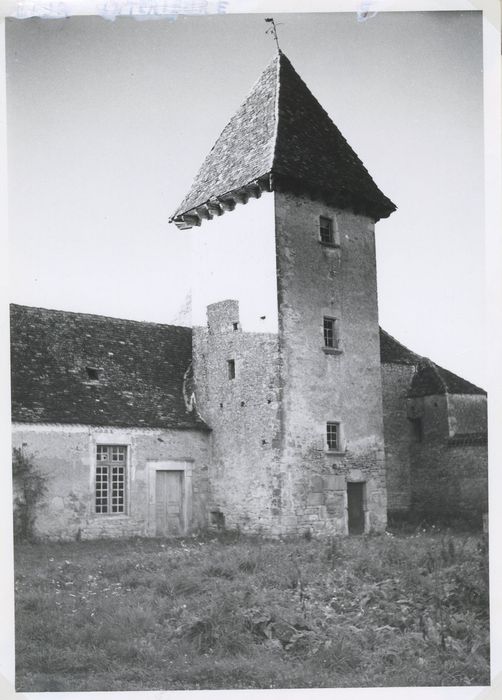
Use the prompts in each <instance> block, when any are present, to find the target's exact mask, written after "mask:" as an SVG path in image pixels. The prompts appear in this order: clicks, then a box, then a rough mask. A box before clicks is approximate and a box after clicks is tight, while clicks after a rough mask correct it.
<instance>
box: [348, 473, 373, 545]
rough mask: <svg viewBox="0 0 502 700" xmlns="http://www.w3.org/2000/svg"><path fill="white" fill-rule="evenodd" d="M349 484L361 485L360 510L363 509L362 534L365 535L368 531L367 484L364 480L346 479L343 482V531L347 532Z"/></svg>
mask: <svg viewBox="0 0 502 700" xmlns="http://www.w3.org/2000/svg"><path fill="white" fill-rule="evenodd" d="M349 484H362V489H361V491H362V504H361V505H362V509H363V528H364V529H363V532H362V534H363V535H365V534H366V533H367V532H368V531H369V530H368V524H369V523H368V482H367V481H366V480H365V479H349V478H348V479H347V480H346V482H345V531H346V534H347V535H350V532H349Z"/></svg>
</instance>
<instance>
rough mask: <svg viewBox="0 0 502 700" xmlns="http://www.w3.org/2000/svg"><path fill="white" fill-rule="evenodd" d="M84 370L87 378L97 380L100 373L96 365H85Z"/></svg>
mask: <svg viewBox="0 0 502 700" xmlns="http://www.w3.org/2000/svg"><path fill="white" fill-rule="evenodd" d="M85 371H86V374H87V379H90V380H91V381H98V379H99V374H100V370H99V369H97V368H96V367H86V368H85Z"/></svg>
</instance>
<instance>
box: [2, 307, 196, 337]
mask: <svg viewBox="0 0 502 700" xmlns="http://www.w3.org/2000/svg"><path fill="white" fill-rule="evenodd" d="M9 307H10V308H11V309H21V310H30V311H49V312H50V313H56V314H67V315H69V316H85V317H86V318H96V319H102V320H106V321H112V322H125V323H135V324H136V323H137V324H140V325H142V326H144V325H146V324H147V325H149V326H160V327H162V328H183V329H186V330H190V331H191V330H192V327H191V326H179V325H178V324H176V323H162V322H160V321H139V320H138V319H135V318H119V317H117V316H107V315H105V314H95V313H91V312H87V311H67V310H66V309H49V308H47V307H46V306H28V305H27V304H16V303H14V302H11V303H10V304H9Z"/></svg>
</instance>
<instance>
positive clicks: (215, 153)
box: [172, 52, 395, 534]
mask: <svg viewBox="0 0 502 700" xmlns="http://www.w3.org/2000/svg"><path fill="white" fill-rule="evenodd" d="M244 204H245V205H246V206H241V205H244ZM394 209H395V206H394V204H393V203H392V202H391V201H390V200H389V199H387V197H385V196H384V195H383V194H382V192H381V191H380V190H379V189H378V187H377V186H376V185H375V183H374V182H373V180H372V178H371V176H370V175H369V173H368V171H367V170H366V168H365V167H364V165H363V164H362V162H361V161H360V160H359V158H358V157H357V155H356V154H355V153H354V151H353V150H352V149H351V147H350V146H349V145H348V143H347V142H346V140H345V139H344V137H343V136H342V134H341V133H340V131H339V130H338V129H337V127H336V126H335V125H334V124H333V122H332V121H331V119H330V118H329V116H328V114H327V113H326V112H325V111H324V110H323V108H322V107H321V105H320V104H319V103H318V102H317V100H316V99H315V98H314V96H313V95H312V94H311V92H310V91H309V89H308V88H307V86H306V85H305V83H304V82H303V81H302V79H301V78H300V77H299V75H298V74H297V73H296V72H295V70H294V68H293V67H292V65H291V63H290V61H289V60H288V59H287V57H286V56H285V55H284V54H283V53H282V52H279V53H278V54H277V55H276V56H275V58H274V59H273V60H272V61H271V63H270V64H269V65H268V66H267V68H266V69H265V71H264V72H263V74H262V75H261V77H260V78H259V80H258V81H257V82H256V84H255V85H254V87H253V88H252V90H251V92H250V93H249V95H248V97H247V98H246V99H245V101H244V103H243V104H242V105H241V107H240V108H239V109H238V111H237V112H236V114H235V115H234V116H233V117H232V119H231V120H230V122H229V123H228V124H227V126H226V127H225V129H224V130H223V132H222V133H221V135H220V137H219V138H218V140H217V141H216V143H215V145H214V147H213V148H212V150H211V152H210V153H209V155H208V157H207V158H206V160H205V161H204V163H203V165H202V167H201V169H200V171H199V173H198V174H197V176H196V178H195V181H194V183H193V185H192V188H191V190H190V192H189V193H188V195H187V196H186V197H185V199H184V201H183V202H182V204H181V205H180V207H179V208H178V210H177V211H176V213H175V214H174V216H173V217H172V221H174V223H175V224H176V225H177V226H178V227H179V228H181V229H186V228H192V229H193V230H192V232H191V236H192V243H193V270H192V274H193V285H192V317H193V324H192V325H193V373H194V387H195V400H196V407H197V410H198V411H199V413H200V415H201V416H202V417H203V418H204V420H205V421H206V422H207V423H208V425H209V426H210V427H211V428H212V436H211V442H212V444H211V449H212V462H211V466H210V473H209V475H208V476H209V483H210V486H211V499H212V500H211V505H210V508H209V511H210V513H209V518H210V522H212V523H213V524H215V525H218V524H222V523H223V522H225V524H226V525H227V526H229V527H239V528H240V529H242V530H244V531H254V532H264V533H269V534H286V533H303V532H305V531H307V530H310V531H311V532H313V533H314V534H322V533H338V534H344V533H360V532H369V531H370V530H381V529H383V528H384V527H385V524H386V486H385V463H384V444H383V421H382V387H381V376H380V357H379V328H378V309H377V288H376V267H375V244H374V224H375V222H376V221H378V220H379V219H380V218H382V217H387V216H389V215H390V214H391V213H392V211H394ZM230 212H231V213H230ZM201 224H203V225H202V226H201ZM194 227H200V228H194Z"/></svg>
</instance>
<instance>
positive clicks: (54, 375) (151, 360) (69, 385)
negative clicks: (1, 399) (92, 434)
mask: <svg viewBox="0 0 502 700" xmlns="http://www.w3.org/2000/svg"><path fill="white" fill-rule="evenodd" d="M191 359H192V331H191V329H190V328H184V327H181V326H168V325H162V324H157V323H144V322H138V321H127V320H122V319H117V318H108V317H106V316H95V315H91V314H82V313H71V312H68V311H53V310H49V309H40V308H33V307H26V306H18V305H15V304H12V305H11V376H12V419H13V420H14V421H19V422H35V423H80V424H85V425H106V426H124V427H125V426H129V427H132V426H136V427H151V428H181V429H184V428H202V429H203V428H205V427H206V426H205V424H204V423H203V422H202V421H201V420H200V419H198V417H197V415H196V414H195V413H193V412H192V413H191V412H189V411H188V410H187V408H186V404H185V401H184V398H183V376H184V373H185V371H186V370H187V368H188V367H189V365H190V362H191ZM87 368H90V369H91V374H92V370H96V371H97V373H98V377H99V378H98V379H97V380H93V379H91V378H90V377H89V376H88V371H87Z"/></svg>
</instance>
